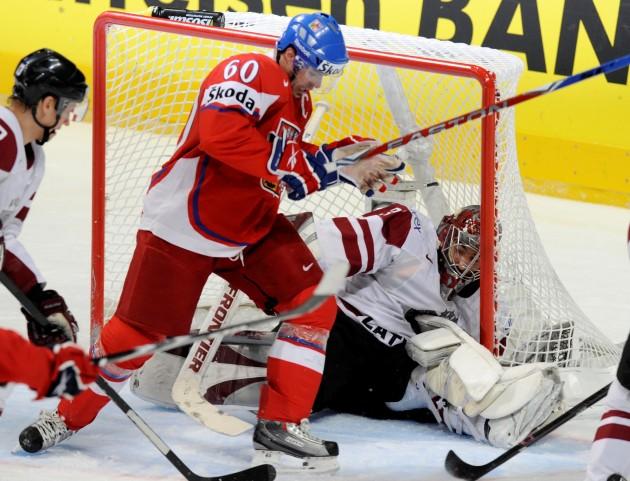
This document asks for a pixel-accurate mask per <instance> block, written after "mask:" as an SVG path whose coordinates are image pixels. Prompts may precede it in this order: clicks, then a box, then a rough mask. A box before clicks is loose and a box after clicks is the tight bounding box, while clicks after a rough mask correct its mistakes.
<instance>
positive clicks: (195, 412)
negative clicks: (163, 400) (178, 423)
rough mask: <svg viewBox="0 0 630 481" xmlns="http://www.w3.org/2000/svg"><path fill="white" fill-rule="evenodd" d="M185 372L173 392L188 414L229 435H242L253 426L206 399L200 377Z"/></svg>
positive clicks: (179, 405)
mask: <svg viewBox="0 0 630 481" xmlns="http://www.w3.org/2000/svg"><path fill="white" fill-rule="evenodd" d="M183 374H184V376H178V377H177V381H176V382H175V384H173V389H172V391H171V394H172V396H173V400H174V401H175V403H176V404H177V407H179V409H181V410H182V411H183V412H185V413H186V414H187V415H188V416H190V417H191V418H193V419H194V420H195V421H197V422H199V423H200V424H202V425H204V426H205V427H207V428H209V429H211V430H212V431H216V432H217V433H221V434H226V435H228V436H240V435H241V434H243V433H245V432H246V431H248V430H250V429H252V428H253V426H252V425H251V424H250V423H248V422H246V421H243V420H241V419H239V418H237V417H235V416H231V415H229V414H225V413H224V412H222V411H220V410H219V409H218V408H217V407H216V406H214V405H213V404H210V403H209V402H208V401H206V399H205V398H203V397H202V396H200V395H199V387H200V386H199V379H198V378H196V377H195V376H194V374H193V373H191V372H184V373H183ZM180 378H181V379H180Z"/></svg>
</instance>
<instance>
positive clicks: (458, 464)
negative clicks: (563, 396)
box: [444, 384, 610, 480]
mask: <svg viewBox="0 0 630 481" xmlns="http://www.w3.org/2000/svg"><path fill="white" fill-rule="evenodd" d="M609 387H610V384H608V385H606V386H604V387H603V388H601V389H600V390H599V391H597V392H595V393H593V394H591V395H590V396H589V397H587V398H586V399H584V400H583V401H582V402H580V403H579V404H576V405H575V406H573V407H572V408H571V409H569V410H568V411H566V412H565V413H563V414H561V415H560V416H558V417H557V418H555V419H554V420H553V421H551V422H550V423H549V424H546V425H544V426H542V427H540V428H538V429H537V430H535V431H534V432H532V433H531V434H530V435H529V436H527V437H526V438H525V439H523V440H522V441H521V442H520V443H518V444H517V445H515V446H512V447H511V448H510V449H508V450H507V451H506V452H504V453H503V454H501V455H500V456H498V457H496V458H495V459H493V460H492V461H490V462H489V463H486V464H482V465H474V464H468V463H467V462H466V461H463V460H462V459H461V458H460V457H459V456H458V455H457V454H455V452H454V451H452V450H451V451H449V452H448V454H447V455H446V460H445V461H444V467H445V468H446V470H447V471H448V472H449V473H450V474H451V475H452V476H455V477H456V478H459V479H469V480H475V479H479V478H481V477H482V476H485V475H486V474H488V473H489V472H490V471H492V470H493V469H495V468H497V467H499V466H501V465H502V464H503V463H505V462H506V461H507V460H508V459H511V458H513V457H514V456H516V455H517V454H518V453H519V452H520V451H522V450H523V449H525V448H527V447H529V446H531V445H532V444H534V443H535V442H537V441H539V440H540V439H542V438H543V437H545V436H546V435H547V434H549V433H550V432H552V431H554V430H556V429H557V428H559V427H560V426H562V425H563V424H564V423H566V422H567V421H569V420H571V419H573V418H574V417H575V416H577V415H578V414H580V413H581V412H582V411H584V410H585V409H587V408H589V407H591V406H592V405H593V404H595V403H596V402H597V401H599V400H601V399H603V398H604V396H606V393H607V392H608V388H609Z"/></svg>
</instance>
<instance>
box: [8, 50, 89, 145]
mask: <svg viewBox="0 0 630 481" xmlns="http://www.w3.org/2000/svg"><path fill="white" fill-rule="evenodd" d="M14 77H15V85H14V86H13V94H12V95H11V97H10V100H11V105H10V107H9V109H10V110H12V111H13V112H14V113H15V111H16V110H20V107H21V109H22V111H26V110H30V112H31V115H32V119H33V122H34V123H35V125H36V126H37V127H39V128H40V129H42V130H43V132H37V129H33V128H32V127H33V126H30V125H28V124H27V125H25V127H27V129H28V130H31V131H33V133H34V134H35V135H36V137H35V140H36V142H37V143H38V144H39V145H43V144H44V143H46V142H47V141H48V140H49V139H50V136H51V135H52V134H53V133H54V131H55V129H57V128H58V127H60V126H61V125H65V124H67V123H68V121H69V120H81V119H82V118H83V116H84V115H85V112H86V110H87V96H86V93H87V84H86V83H85V76H84V75H83V73H81V71H80V70H79V69H78V68H77V67H76V65H74V63H72V62H71V61H70V60H68V59H67V58H66V57H64V56H63V55H61V54H59V53H57V52H55V51H53V50H50V49H47V48H42V49H41V50H37V51H36V52H33V53H31V54H29V55H27V56H26V57H24V58H23V59H22V60H21V61H20V63H19V64H18V66H17V68H16V69H15V74H14ZM53 112H54V114H53ZM18 118H19V115H18ZM21 125H22V122H21ZM29 127H31V128H29ZM29 133H30V132H29ZM38 133H40V134H41V135H37V134H38ZM25 140H26V139H25Z"/></svg>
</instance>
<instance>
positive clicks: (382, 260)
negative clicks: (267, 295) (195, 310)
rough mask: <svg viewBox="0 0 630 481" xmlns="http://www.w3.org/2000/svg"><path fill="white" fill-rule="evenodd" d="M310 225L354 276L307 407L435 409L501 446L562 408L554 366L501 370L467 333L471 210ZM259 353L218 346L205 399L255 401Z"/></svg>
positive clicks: (473, 286)
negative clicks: (435, 218)
mask: <svg viewBox="0 0 630 481" xmlns="http://www.w3.org/2000/svg"><path fill="white" fill-rule="evenodd" d="M315 231H316V234H317V240H316V242H315V244H316V247H315V246H313V245H312V244H311V247H312V248H313V250H314V251H316V252H318V258H319V262H320V264H321V265H322V267H323V268H324V270H325V269H326V266H327V265H332V264H334V263H335V262H338V261H339V260H344V259H345V260H347V261H348V262H349V263H350V266H351V267H350V273H349V275H350V276H351V277H350V278H349V280H348V282H347V284H346V287H345V289H344V290H343V291H342V292H341V293H340V294H339V295H338V296H337V306H338V308H339V310H338V312H337V318H336V321H335V324H334V326H333V328H332V330H331V333H330V337H329V340H328V348H327V355H326V362H325V366H324V374H323V378H322V383H321V386H320V388H319V391H318V394H317V398H316V400H315V403H314V411H320V410H323V409H326V408H329V409H333V410H336V411H339V412H348V413H353V414H359V415H366V416H371V417H378V418H396V419H418V418H421V419H428V418H430V417H432V416H431V414H432V415H433V417H435V419H436V420H437V421H438V422H440V423H444V424H445V425H446V426H447V427H448V428H449V429H450V430H451V431H453V432H456V433H458V434H468V435H471V436H473V437H474V438H475V439H477V440H479V441H484V442H487V443H489V444H491V445H493V446H497V447H508V446H512V445H514V444H515V443H518V442H519V441H520V440H522V439H523V438H524V437H525V436H527V435H528V434H529V433H530V432H531V431H532V430H533V429H535V428H536V427H537V426H539V425H541V424H542V423H544V421H545V420H546V419H547V418H548V417H549V415H550V414H551V413H552V412H553V411H554V410H555V409H557V408H558V407H559V405H560V401H561V383H560V381H559V379H558V377H557V372H556V369H555V368H554V367H552V366H551V365H546V364H540V363H539V364H530V365H524V366H519V367H510V368H506V367H502V366H500V365H499V363H498V362H497V361H496V360H495V359H494V357H493V356H492V355H491V354H490V352H488V351H487V350H486V349H485V348H484V347H482V346H481V345H480V344H479V343H478V342H477V341H476V340H475V339H476V338H478V336H479V314H478V313H479V234H480V212H479V207H478V206H474V205H473V206H468V207H465V208H463V209H462V210H460V211H459V212H457V213H456V214H454V215H452V216H446V217H444V219H443V220H442V222H441V223H440V225H439V226H438V228H437V230H436V229H435V227H434V226H433V224H432V222H431V220H430V219H428V218H427V217H425V216H423V215H421V214H419V213H417V212H415V211H414V210H411V209H409V208H407V207H405V206H403V205H401V204H392V205H390V206H388V207H384V208H381V209H378V210H375V211H373V212H369V213H367V214H365V215H363V216H362V217H358V218H353V217H341V218H335V219H329V220H323V221H320V222H316V223H315ZM307 234H308V233H307ZM467 333H469V334H470V335H469V334H467ZM473 337H474V338H475V339H473ZM272 349H273V348H272ZM266 351H267V348H266V347H264V346H226V345H224V346H221V348H220V349H219V351H218V353H217V356H216V357H215V361H216V362H213V363H211V364H209V365H208V368H207V370H206V373H205V374H204V376H206V378H205V379H204V383H203V385H204V386H209V387H208V389H207V391H206V392H205V393H204V397H205V398H206V399H207V400H209V401H212V402H213V403H214V404H244V405H251V404H252V403H255V399H256V398H257V394H258V391H259V388H260V384H259V381H260V379H261V377H263V378H264V372H265V368H264V362H265V359H266V355H267V352H266ZM235 359H237V361H235ZM156 361H157V359H156ZM256 366H259V367H258V368H256ZM141 375H142V374H141ZM230 375H231V377H230ZM213 379H216V384H215V383H214V382H213ZM226 379H233V380H234V381H230V382H227V381H226ZM140 382H151V380H150V379H140ZM160 382H165V380H164V379H160ZM213 384H214V385H213Z"/></svg>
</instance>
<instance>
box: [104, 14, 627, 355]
mask: <svg viewBox="0 0 630 481" xmlns="http://www.w3.org/2000/svg"><path fill="white" fill-rule="evenodd" d="M287 21H288V19H286V18H284V17H276V16H272V15H260V14H253V13H245V14H243V13H241V14H239V13H227V14H226V28H213V27H205V26H198V25H194V24H186V23H177V22H173V21H170V20H164V19H158V18H151V17H145V16H141V15H133V14H125V13H113V12H107V13H104V14H102V15H101V16H99V17H98V19H97V21H96V23H95V26H94V85H93V90H94V117H93V118H94V120H93V121H94V126H93V129H94V131H93V132H94V134H93V143H94V145H93V162H94V165H93V224H92V311H91V323H92V338H93V339H94V338H95V336H96V335H97V334H98V332H99V330H100V327H101V326H102V324H103V322H104V319H106V318H107V316H109V315H110V314H111V313H112V310H113V308H114V307H115V302H116V301H117V298H118V294H119V292H120V288H121V286H122V280H123V279H124V274H125V272H126V269H127V265H128V261H129V258H130V255H131V252H132V249H133V245H134V242H135V232H136V224H137V220H138V219H139V216H140V212H141V206H142V194H143V192H144V190H145V187H146V184H147V182H148V179H149V176H150V175H151V173H152V172H153V171H155V170H156V169H157V168H158V167H159V166H160V165H161V164H162V163H164V162H165V161H166V160H168V156H169V155H170V153H171V152H172V151H173V147H174V145H175V142H176V140H177V135H178V133H179V131H180V129H181V126H182V125H183V123H184V122H185V120H186V117H187V115H188V111H189V109H190V105H191V103H192V101H193V100H194V98H195V96H196V94H197V89H198V86H199V83H200V82H201V80H202V79H203V77H204V76H205V75H206V74H207V73H208V71H209V70H210V69H211V68H212V67H213V66H214V65H216V63H218V62H219V61H220V60H222V59H224V58H226V57H228V56H230V55H233V54H236V53H240V52H243V51H269V50H270V49H272V48H273V47H274V45H275V41H276V38H277V35H278V34H279V33H280V32H281V31H282V30H283V28H284V26H285V25H286V23H287ZM342 29H343V31H344V37H345V38H346V43H347V45H348V51H349V56H350V59H351V62H350V65H349V66H348V68H347V69H346V72H345V73H344V75H343V76H342V78H341V79H340V82H339V85H338V86H337V87H336V89H335V91H333V92H332V93H331V94H329V95H327V96H326V97H325V100H326V102H327V103H328V104H329V105H330V106H331V107H330V109H329V112H328V113H327V114H326V115H325V116H324V118H323V120H322V123H321V126H320V128H319V130H318V131H317V133H316V135H315V140H314V141H315V142H316V143H322V142H325V141H330V140H334V139H336V138H341V137H344V136H346V135H349V134H360V135H364V136H371V137H374V138H376V139H378V140H379V141H386V140H389V139H392V138H396V137H398V136H399V135H400V134H403V133H406V132H407V131H409V130H411V129H412V128H418V127H424V126H426V125H431V124H433V123H436V122H439V121H441V120H444V119H447V118H450V117H452V116H454V115H457V114H460V113H463V112H466V111H468V110H472V109H474V108H479V107H482V106H485V105H489V104H491V103H493V102H495V101H496V100H497V99H499V98H505V97H509V96H511V95H513V94H514V93H515V90H516V84H517V81H518V78H519V76H520V72H521V70H522V65H521V62H520V61H519V60H518V59H516V58H515V57H513V56H510V55H508V54H504V53H501V52H497V51H495V50H491V49H484V48H479V47H471V46H468V45H462V44H454V43H451V42H441V41H438V40H430V39H422V38H419V37H412V36H406V35H400V34H394V33H386V32H379V31H374V30H366V29H359V28H352V27H346V26H342ZM392 82H393V83H392ZM392 85H394V86H396V88H392V87H391V86H392ZM317 100H318V99H317V98H315V99H314V101H317ZM405 116H406V118H405ZM401 118H402V120H401ZM424 147H425V148H424V149H420V150H418V149H416V150H414V149H415V147H414V146H411V147H410V150H409V152H408V153H409V154H410V155H411V156H412V157H413V158H414V159H415V160H418V158H420V160H419V164H420V165H419V168H418V170H419V171H423V172H424V173H425V174H426V175H428V176H429V177H428V179H431V180H432V179H433V177H435V179H437V181H439V183H440V188H439V189H440V195H441V197H442V198H443V200H444V202H445V204H446V205H447V206H448V208H449V210H451V211H454V210H456V209H457V208H459V207H462V206H464V205H468V204H472V203H480V204H481V206H482V246H481V263H482V264H481V270H482V276H481V307H480V318H481V319H482V322H481V326H480V333H481V342H482V343H483V344H484V345H485V346H486V347H488V348H489V349H491V350H494V351H495V353H496V354H497V355H500V356H501V355H503V356H505V352H508V357H509V359H507V358H506V359H507V361H508V363H516V364H519V363H522V362H530V361H532V360H550V361H558V362H566V361H567V359H569V358H571V359H575V360H574V361H571V363H573V364H571V365H583V364H584V360H585V359H587V358H588V362H589V363H591V364H593V363H594V364H595V365H598V366H599V365H604V364H608V363H609V362H612V361H611V360H612V359H613V358H614V357H615V356H616V355H617V353H616V351H615V348H614V346H612V347H611V346H610V345H609V343H607V341H606V340H605V338H604V337H603V336H602V335H601V334H600V333H599V332H597V330H596V329H595V328H594V327H593V326H592V325H591V324H590V322H589V321H588V319H586V317H585V316H584V315H583V314H581V311H579V309H578V308H577V306H575V303H573V301H572V299H570V297H569V296H568V294H567V293H566V291H565V290H564V288H563V287H562V285H561V284H560V285H558V283H559V281H558V280H557V276H555V273H554V272H553V269H552V268H551V266H550V265H549V263H548V261H547V259H546V256H545V255H544V250H543V249H542V246H541V245H540V241H539V239H538V236H537V235H536V233H535V228H534V227H533V222H532V221H531V218H530V216H529V211H528V209H527V204H526V201H525V197H524V192H523V188H522V183H521V181H520V174H519V173H518V162H517V158H516V150H515V139H514V115H513V112H512V111H507V112H506V113H501V115H496V114H495V115H491V116H488V117H486V118H484V119H481V120H479V121H475V122H471V123H469V125H465V126H461V127H457V128H455V129H451V131H449V132H442V133H440V134H439V135H436V136H434V138H431V139H430V140H429V141H428V143H426V144H425V145H424ZM423 152H424V154H423ZM423 155H424V158H421V157H423ZM414 173H415V175H416V177H415V178H416V180H420V181H422V180H426V179H427V177H425V178H424V179H422V176H421V175H418V171H416V170H415V169H414ZM409 178H412V177H411V176H409ZM330 190H331V192H325V193H321V194H316V195H314V196H310V198H309V199H308V200H307V201H306V202H302V203H293V204H290V203H285V202H283V205H282V209H283V210H284V211H285V212H288V213H294V212H297V211H298V210H311V211H313V212H314V214H315V215H316V216H320V217H323V216H340V215H357V214H360V213H361V212H363V211H364V210H365V204H364V202H363V199H361V197H360V195H358V194H357V193H356V192H354V191H352V190H349V189H347V188H345V186H344V187H341V188H335V189H330ZM412 203H413V204H414V205H413V206H414V207H415V208H417V209H418V210H420V211H422V212H424V213H427V214H429V216H432V217H434V218H435V215H432V214H435V213H432V212H431V210H432V207H431V205H430V202H428V201H427V199H426V197H423V194H422V192H418V193H417V194H416V195H415V202H412ZM515 215H516V216H517V218H516V220H515V221H513V219H512V218H511V216H515ZM519 225H520V226H519ZM530 226H531V228H530ZM529 231H533V235H532V234H531V232H529ZM499 232H500V234H499ZM507 242H511V243H515V244H517V247H516V248H513V247H512V246H509V247H508V244H507ZM528 243H529V244H532V245H533V247H531V246H530V245H529V244H528ZM532 259H533V260H532ZM519 260H522V261H523V262H524V263H525V264H527V266H528V267H527V269H520V266H518V265H517V264H516V262H517V261H519ZM511 269H513V270H511ZM532 270H533V271H534V276H535V274H536V272H542V274H543V276H544V277H545V280H547V279H549V283H548V284H544V285H541V286H539V285H538V283H537V281H536V280H535V279H534V276H532V272H530V271H532ZM543 271H544V272H543ZM213 282H214V284H213ZM216 282H217V281H216V280H212V281H211V282H210V283H209V286H208V288H207V297H208V298H211V297H212V295H214V294H216V293H218V291H219V289H218V288H217V287H216V286H217V284H216ZM544 289H547V290H548V291H553V292H552V294H550V295H548V296H547V297H548V298H549V299H547V298H546V297H545V298H544V299H542V303H541V300H540V298H541V294H540V293H541V292H543V290H544ZM558 296H560V297H562V302H561V303H560V304H558V302H557V298H558ZM543 297H544V296H543ZM556 304H558V305H556ZM514 306H516V307H514ZM547 309H549V310H550V312H551V311H553V313H552V314H553V315H552V316H551V317H553V318H551V319H550V314H549V312H546V310H547ZM556 311H557V313H556ZM529 316H534V317H540V319H536V320H535V321H532V322H530V321H531V320H530V319H529ZM565 318H566V319H568V321H567V322H568V324H567V322H564V320H565ZM541 333H542V335H541ZM517 334H518V335H517ZM578 335H579V349H580V353H578V354H577V355H576V356H575V357H574V358H573V357H571V356H573V354H572V353H568V351H572V350H573V349H574V348H576V349H577V348H578V346H577V344H578V343H577V342H576V343H573V341H574V340H577V336H578ZM537 336H538V338H541V337H542V338H546V340H544V339H543V341H538V340H536V339H534V340H533V341H532V338H536V337H537ZM567 337H571V339H570V340H569V342H566V338H567ZM573 337H575V339H573ZM554 338H555V340H554ZM506 339H507V341H506ZM563 339H564V340H565V345H564V347H563V346H562V345H561V343H562V341H563ZM585 339H589V341H588V342H591V339H594V341H593V342H591V344H592V346H591V345H590V344H589V346H588V349H587V355H586V357H585V356H584V354H583V347H584V340H585ZM552 341H553V342H554V343H555V345H554V346H555V347H550V345H551V343H552ZM532 342H533V347H532ZM541 343H542V344H544V343H546V345H547V347H541V346H542V344H541ZM567 344H570V346H569V347H567ZM574 344H575V345H574ZM532 349H541V350H545V349H546V350H545V351H544V352H542V354H541V355H540V356H539V355H538V354H539V353H538V352H533V353H531V352H529V351H530V350H532ZM552 350H553V351H554V352H551V351H552ZM565 351H566V352H565Z"/></svg>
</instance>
